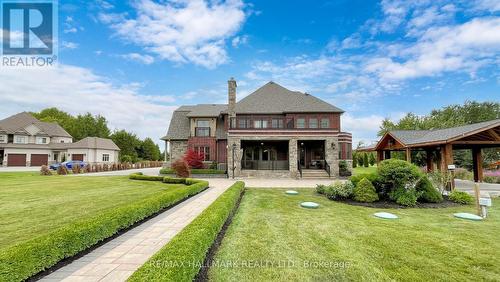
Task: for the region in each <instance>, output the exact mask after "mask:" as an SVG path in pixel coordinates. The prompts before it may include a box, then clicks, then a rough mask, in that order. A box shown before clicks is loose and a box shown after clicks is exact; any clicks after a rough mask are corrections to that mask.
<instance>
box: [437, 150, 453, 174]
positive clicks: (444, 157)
mask: <svg viewBox="0 0 500 282" xmlns="http://www.w3.org/2000/svg"><path fill="white" fill-rule="evenodd" d="M450 164H453V148H452V145H451V144H446V145H443V146H441V165H440V166H441V167H440V169H441V172H445V171H447V170H448V165H450Z"/></svg>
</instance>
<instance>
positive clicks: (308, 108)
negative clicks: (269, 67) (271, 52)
mask: <svg viewBox="0 0 500 282" xmlns="http://www.w3.org/2000/svg"><path fill="white" fill-rule="evenodd" d="M306 112H307V113H311V112H315V113H319V112H328V113H331V112H333V113H343V112H344V111H342V110H341V109H339V108H337V107H335V106H333V105H331V104H329V103H327V102H325V101H323V100H321V99H319V98H316V97H314V96H312V95H310V94H307V93H301V92H299V91H291V90H288V89H286V88H285V87H283V86H281V85H279V84H277V83H275V82H272V81H271V82H268V83H266V84H265V85H264V86H262V87H261V88H259V89H257V90H255V91H254V92H253V93H252V94H250V95H248V96H247V97H245V98H243V99H241V100H240V101H239V102H237V103H236V113H237V114H281V113H306Z"/></svg>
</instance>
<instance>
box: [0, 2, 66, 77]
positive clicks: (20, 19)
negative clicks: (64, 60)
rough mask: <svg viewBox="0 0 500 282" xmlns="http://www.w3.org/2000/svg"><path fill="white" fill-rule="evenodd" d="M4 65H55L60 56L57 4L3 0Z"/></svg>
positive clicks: (2, 52)
mask: <svg viewBox="0 0 500 282" xmlns="http://www.w3.org/2000/svg"><path fill="white" fill-rule="evenodd" d="M1 8H2V11H1V15H2V20H1V23H2V51H1V54H2V66H23V67H27V66H45V65H52V63H53V61H54V60H55V58H56V56H55V55H56V54H55V49H56V48H55V44H54V42H56V34H57V25H56V17H57V9H56V8H57V3H55V2H53V1H50V0H45V1H33V0H24V1H8V0H7V1H2V5H1Z"/></svg>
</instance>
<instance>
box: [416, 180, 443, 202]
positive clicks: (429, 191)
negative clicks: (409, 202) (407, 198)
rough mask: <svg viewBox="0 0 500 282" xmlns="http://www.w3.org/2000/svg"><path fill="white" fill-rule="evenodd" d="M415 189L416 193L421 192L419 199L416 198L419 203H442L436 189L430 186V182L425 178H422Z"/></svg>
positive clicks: (441, 197) (441, 198)
mask: <svg viewBox="0 0 500 282" xmlns="http://www.w3.org/2000/svg"><path fill="white" fill-rule="evenodd" d="M415 189H416V190H417V191H418V192H421V195H420V197H419V198H418V200H419V201H421V202H427V203H440V202H442V201H443V196H442V195H441V193H440V192H439V190H438V189H436V188H435V187H434V185H432V183H431V181H430V180H429V178H428V177H427V176H423V177H422V178H421V179H420V181H419V182H418V183H417V185H416V186H415Z"/></svg>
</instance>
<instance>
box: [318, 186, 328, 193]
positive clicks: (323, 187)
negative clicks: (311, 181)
mask: <svg viewBox="0 0 500 282" xmlns="http://www.w3.org/2000/svg"><path fill="white" fill-rule="evenodd" d="M326 188H327V186H326V185H323V184H317V185H316V192H318V193H319V194H325V190H326Z"/></svg>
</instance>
